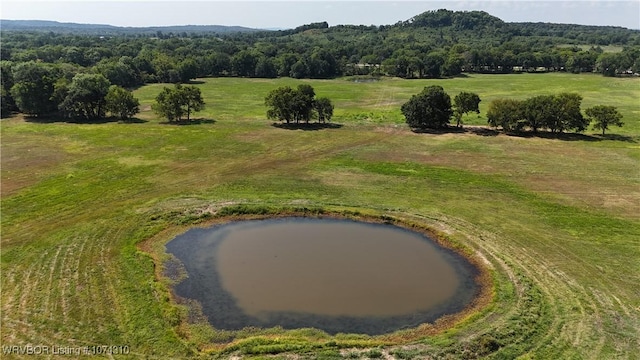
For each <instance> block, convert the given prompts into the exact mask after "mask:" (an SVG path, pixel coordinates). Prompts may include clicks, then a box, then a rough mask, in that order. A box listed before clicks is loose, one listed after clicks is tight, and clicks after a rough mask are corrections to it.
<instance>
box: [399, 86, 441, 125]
mask: <svg viewBox="0 0 640 360" xmlns="http://www.w3.org/2000/svg"><path fill="white" fill-rule="evenodd" d="M401 110H402V114H403V115H404V117H405V119H406V122H407V124H408V125H409V126H410V127H411V128H412V129H414V130H421V129H429V128H432V129H433V128H435V129H437V128H443V127H446V126H447V125H448V124H449V119H451V116H452V115H453V111H452V110H451V97H450V96H449V94H447V93H446V92H445V91H444V89H443V88H442V86H439V85H431V86H428V87H425V88H424V89H423V90H422V92H420V93H419V94H417V95H413V96H412V97H411V99H409V101H407V102H406V103H404V104H403V105H402V108H401Z"/></svg>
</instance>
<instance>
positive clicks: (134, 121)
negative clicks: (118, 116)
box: [119, 117, 149, 124]
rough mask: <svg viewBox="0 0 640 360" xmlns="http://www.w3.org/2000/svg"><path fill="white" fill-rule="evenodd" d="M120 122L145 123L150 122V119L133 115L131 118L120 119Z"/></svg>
mask: <svg viewBox="0 0 640 360" xmlns="http://www.w3.org/2000/svg"><path fill="white" fill-rule="evenodd" d="M119 122H120V123H122V124H144V123H148V122H149V120H143V119H140V118H137V117H133V118H130V119H125V120H119Z"/></svg>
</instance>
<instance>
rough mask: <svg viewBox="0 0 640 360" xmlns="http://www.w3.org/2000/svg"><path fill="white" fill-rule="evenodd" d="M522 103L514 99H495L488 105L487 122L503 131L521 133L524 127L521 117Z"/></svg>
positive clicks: (522, 117)
mask: <svg viewBox="0 0 640 360" xmlns="http://www.w3.org/2000/svg"><path fill="white" fill-rule="evenodd" d="M522 109H523V104H522V101H519V100H514V99H495V100H493V101H492V102H491V103H489V108H488V109H487V121H488V122H489V125H491V126H493V127H501V128H502V129H503V130H504V131H507V132H511V131H521V130H522V129H523V128H524V126H525V124H526V123H525V121H524V120H523V119H524V116H523V115H522Z"/></svg>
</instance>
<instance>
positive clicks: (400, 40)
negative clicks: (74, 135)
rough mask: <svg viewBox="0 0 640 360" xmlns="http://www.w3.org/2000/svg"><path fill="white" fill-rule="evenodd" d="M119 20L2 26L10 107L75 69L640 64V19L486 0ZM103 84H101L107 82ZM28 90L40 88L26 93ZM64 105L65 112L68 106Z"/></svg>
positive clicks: (66, 83) (434, 72)
mask: <svg viewBox="0 0 640 360" xmlns="http://www.w3.org/2000/svg"><path fill="white" fill-rule="evenodd" d="M43 29H48V31H43ZM114 29H115V30H114ZM117 29H118V28H115V27H93V28H92V27H86V26H85V27H73V26H70V27H64V26H60V27H49V28H46V27H45V28H34V29H31V30H29V31H27V30H20V28H19V27H12V26H9V27H8V28H7V27H6V26H3V29H2V34H1V36H2V48H1V52H0V59H1V71H2V76H1V79H2V86H1V92H2V116H3V117H5V116H7V115H8V114H10V113H12V112H15V111H21V112H24V113H27V114H30V115H35V116H41V115H45V114H51V113H53V112H57V111H62V112H64V111H65V107H64V106H63V103H64V99H65V98H66V97H67V95H68V91H69V87H70V86H71V85H72V83H73V79H74V77H75V76H76V75H78V74H92V75H102V76H103V77H104V78H106V79H107V80H108V84H109V85H115V86H119V87H122V88H127V89H131V88H135V87H137V86H140V85H143V84H147V83H187V82H189V81H190V80H193V79H195V78H202V77H222V76H233V77H256V78H276V77H292V78H297V79H301V78H312V79H328V78H335V77H340V76H352V75H372V76H394V77H400V78H441V77H453V76H460V75H463V74H464V73H496V74H502V73H513V72H550V71H567V72H573V73H580V72H596V73H600V74H602V75H604V76H633V75H637V73H639V72H640V31H638V30H630V29H626V28H622V27H603V26H584V25H564V24H548V23H506V22H504V21H502V20H501V19H499V18H497V17H494V16H492V15H490V14H488V13H486V12H483V11H464V12H454V11H450V10H445V9H441V10H437V11H427V12H425V13H422V14H420V15H417V16H415V17H413V18H411V19H408V20H406V21H399V22H397V23H396V24H393V25H381V26H363V25H359V26H355V25H336V26H329V24H328V23H326V22H319V23H312V24H306V25H302V26H299V27H297V28H295V29H290V30H280V31H255V29H254V30H252V31H248V29H238V31H237V32H222V31H219V32H207V31H204V30H205V29H207V27H203V28H198V27H176V28H167V29H165V31H162V29H160V28H157V29H156V30H155V31H149V29H144V28H139V29H129V30H128V31H116V30H117ZM167 30H183V31H180V32H178V31H176V32H174V31H167ZM100 34H103V35H100ZM36 74H37V75H36ZM36 77H37V78H36ZM104 84H107V83H104ZM104 84H103V85H102V89H103V90H102V91H103V92H105V91H106V90H105V89H106V88H107V87H108V85H107V86H105V85H104ZM30 92H31V93H30ZM25 96H27V97H29V96H31V97H33V98H37V100H34V99H26V98H22V99H21V97H25ZM25 99H26V100H25ZM25 102H30V103H31V104H32V105H34V104H35V106H36V107H37V109H36V110H35V111H32V110H27V111H25V108H21V106H20V104H21V103H25ZM66 110H67V113H69V111H68V110H69V109H68V106H67V107H66Z"/></svg>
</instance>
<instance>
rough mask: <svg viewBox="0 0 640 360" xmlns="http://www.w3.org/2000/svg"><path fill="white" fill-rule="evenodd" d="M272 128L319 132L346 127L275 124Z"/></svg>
mask: <svg viewBox="0 0 640 360" xmlns="http://www.w3.org/2000/svg"><path fill="white" fill-rule="evenodd" d="M271 126H273V127H276V128H278V129H285V130H304V131H317V130H323V129H340V128H341V127H343V126H344V125H342V124H336V123H308V124H307V123H298V124H296V123H288V124H287V123H273V124H271Z"/></svg>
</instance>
